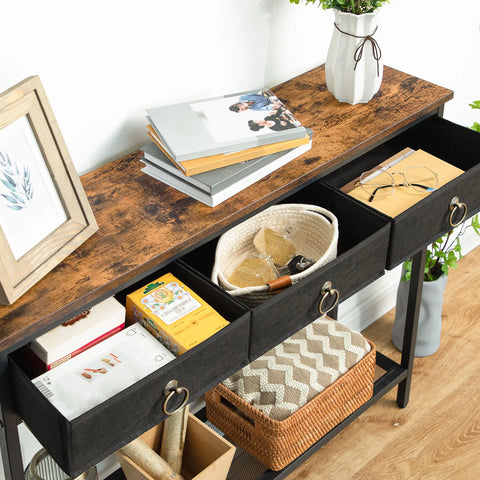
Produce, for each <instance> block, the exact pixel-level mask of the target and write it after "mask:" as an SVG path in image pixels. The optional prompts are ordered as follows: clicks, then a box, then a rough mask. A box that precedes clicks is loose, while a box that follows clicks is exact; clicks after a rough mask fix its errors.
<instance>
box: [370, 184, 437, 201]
mask: <svg viewBox="0 0 480 480" xmlns="http://www.w3.org/2000/svg"><path fill="white" fill-rule="evenodd" d="M411 185H414V186H415V187H420V188H424V189H425V190H429V191H430V192H434V191H435V190H436V189H435V188H433V187H429V186H427V185H421V184H420V183H409V184H408V185H405V184H404V183H397V184H395V185H394V186H395V187H408V186H411ZM391 187H392V185H380V186H379V187H377V188H376V189H375V190H374V191H373V192H372V194H371V195H370V198H369V199H368V201H369V202H372V201H373V199H374V198H375V195H376V194H377V192H378V191H379V190H380V189H381V188H391Z"/></svg>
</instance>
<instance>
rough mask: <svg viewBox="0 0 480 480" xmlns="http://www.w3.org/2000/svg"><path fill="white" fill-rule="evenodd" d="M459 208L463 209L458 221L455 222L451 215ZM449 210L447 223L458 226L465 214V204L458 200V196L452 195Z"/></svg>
mask: <svg viewBox="0 0 480 480" xmlns="http://www.w3.org/2000/svg"><path fill="white" fill-rule="evenodd" d="M460 209H462V210H463V214H462V217H461V218H460V220H459V221H458V222H456V223H455V222H454V221H453V217H454V216H455V215H456V214H457V212H458V211H459V210H460ZM449 210H450V215H449V217H448V223H449V224H450V226H451V227H458V226H459V225H460V224H461V223H462V222H463V221H464V220H465V217H466V216H467V205H466V204H465V203H463V202H460V200H459V199H458V197H453V198H452V199H451V200H450V207H449Z"/></svg>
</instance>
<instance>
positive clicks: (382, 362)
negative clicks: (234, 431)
mask: <svg viewBox="0 0 480 480" xmlns="http://www.w3.org/2000/svg"><path fill="white" fill-rule="evenodd" d="M376 364H377V367H379V369H381V370H383V371H384V373H382V374H380V375H378V378H377V379H376V380H375V384H374V388H373V396H372V398H371V399H370V400H368V401H367V402H366V403H365V404H364V405H362V406H361V407H360V408H359V409H358V410H356V411H355V412H354V413H352V414H351V415H350V416H349V417H347V418H346V419H345V420H344V421H343V422H341V423H340V424H338V425H337V426H336V427H335V428H333V429H332V430H330V431H329V432H328V433H327V434H326V435H324V436H323V437H322V438H321V439H320V440H319V441H318V442H317V443H316V444H315V445H313V446H312V447H310V448H309V449H308V450H307V451H306V452H305V453H303V454H302V455H300V456H299V457H298V458H297V459H296V460H294V461H293V462H292V463H290V464H289V465H288V466H287V467H285V468H284V469H282V470H280V471H276V472H274V471H272V470H269V469H267V468H266V467H265V466H264V465H262V464H261V463H260V462H258V461H257V460H256V459H254V458H253V457H251V456H250V455H249V454H248V453H246V452H244V451H243V450H242V449H240V448H238V447H237V452H236V454H235V457H234V459H233V463H232V466H231V468H230V473H229V475H228V477H227V480H274V479H275V480H281V479H282V478H285V477H286V476H287V475H289V474H290V473H292V472H293V471H294V470H295V469H296V468H298V467H299V465H301V464H302V463H303V462H304V461H305V460H307V458H309V457H310V456H311V455H313V454H314V453H315V452H317V451H318V450H319V449H320V448H321V447H322V446H323V445H325V444H326V443H327V442H329V441H330V440H331V439H332V438H334V437H335V436H336V435H337V434H338V433H340V432H341V431H342V430H343V429H344V428H345V427H347V426H348V425H349V424H350V423H352V422H353V421H354V420H355V419H356V418H357V417H359V416H360V415H361V414H362V413H363V412H364V411H365V410H367V409H368V408H369V407H370V406H372V405H373V404H374V403H376V402H377V401H378V400H379V399H380V398H381V397H383V396H384V395H385V394H386V393H387V392H388V391H390V390H391V389H392V388H394V387H395V386H397V385H398V384H399V383H400V382H402V381H403V380H406V379H407V375H408V371H407V369H406V368H403V367H402V366H400V365H399V364H398V363H396V362H394V361H393V360H391V359H390V358H388V357H386V356H385V355H383V354H382V353H380V352H378V351H377V356H376ZM196 416H197V417H198V418H200V419H201V420H202V421H207V420H206V416H205V409H202V410H200V411H199V412H198V413H197V414H196ZM212 428H214V429H215V427H212ZM232 443H233V442H232ZM107 480H125V476H124V475H123V472H122V470H121V469H120V470H117V471H116V472H114V473H113V474H112V475H110V476H109V477H108V479H107Z"/></svg>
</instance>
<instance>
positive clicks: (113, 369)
mask: <svg viewBox="0 0 480 480" xmlns="http://www.w3.org/2000/svg"><path fill="white" fill-rule="evenodd" d="M174 359H175V356H174V355H173V354H172V353H171V352H169V351H168V350H167V349H166V348H165V347H164V346H163V345H161V344H160V342H158V341H157V340H156V339H155V338H154V337H153V336H152V335H151V334H150V333H148V331H147V330H146V329H145V328H143V327H142V326H141V325H139V324H138V323H135V324H134V325H131V326H129V327H128V328H125V329H124V330H122V331H121V332H119V333H117V334H116V335H112V336H111V337H110V338H107V339H106V340H104V341H103V342H101V343H98V344H97V345H95V346H94V347H92V348H89V349H88V350H86V351H85V352H83V353H81V354H80V355H77V356H76V357H75V358H72V359H71V360H69V361H68V362H64V363H62V364H61V365H59V366H58V367H56V368H54V369H52V370H50V371H48V372H45V373H44V374H42V375H40V376H38V377H36V378H34V379H33V380H32V383H33V385H35V387H37V388H38V389H39V390H40V392H41V393H42V394H43V395H44V396H45V397H46V398H47V399H48V400H49V401H50V403H51V404H52V405H53V406H54V407H55V408H56V409H57V410H58V411H59V412H60V413H62V415H64V416H65V417H66V418H67V419H68V420H73V419H74V418H77V417H78V416H79V415H81V414H83V413H85V412H87V411H88V410H90V409H92V408H94V407H96V406H97V405H99V404H100V403H102V402H104V401H105V400H107V399H109V398H111V397H113V396H114V395H116V394H117V393H119V392H121V391H122V390H124V389H126V388H128V387H130V386H131V385H133V384H135V383H136V382H138V381H140V380H141V379H142V378H144V377H146V376H147V375H149V374H150V373H152V372H154V371H155V370H158V369H159V368H161V367H162V366H164V365H166V364H167V363H168V362H170V361H172V360H174Z"/></svg>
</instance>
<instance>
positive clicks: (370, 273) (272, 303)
mask: <svg viewBox="0 0 480 480" xmlns="http://www.w3.org/2000/svg"><path fill="white" fill-rule="evenodd" d="M283 203H304V204H314V205H318V206H321V207H323V208H325V209H327V210H329V211H331V212H332V213H333V214H334V215H335V216H336V217H337V219H338V223H339V243H338V248H337V258H336V259H334V260H332V261H331V262H329V263H328V264H326V265H325V266H323V267H322V268H320V269H319V270H317V271H315V272H314V273H313V274H312V275H309V276H308V277H307V278H306V279H303V280H301V281H300V282H299V283H297V284H296V285H292V286H290V287H288V288H286V289H285V290H284V291H282V292H281V293H277V294H274V295H271V298H270V299H268V300H267V301H265V302H264V303H262V304H261V305H258V306H256V307H252V308H251V312H252V318H251V333H250V354H249V356H250V361H252V360H254V359H255V358H257V357H258V356H259V355H261V354H262V353H264V352H266V351H267V350H269V349H270V348H272V347H274V346H275V345H277V344H278V343H280V342H282V341H283V340H285V339H286V338H288V337H289V336H291V335H292V334H293V333H295V332H297V331H298V330H300V329H301V328H303V327H304V326H305V325H307V324H309V323H310V322H312V321H313V320H315V319H316V318H318V317H319V316H320V313H319V305H320V302H321V301H322V287H323V285H324V284H325V283H326V282H331V284H332V288H333V289H335V290H337V291H338V298H339V300H340V301H343V300H345V299H347V298H348V297H350V296H351V295H352V294H354V293H356V292H357V291H359V290H360V289H361V288H363V287H364V286H365V285H366V284H367V283H369V282H371V281H372V280H374V279H375V278H378V277H380V276H381V275H383V273H384V271H385V258H386V251H387V243H388V238H389V233H390V224H389V222H388V220H386V219H385V218H383V217H381V216H380V215H377V214H376V213H375V212H372V211H370V210H369V209H368V208H365V207H364V206H362V205H359V204H357V203H355V202H352V201H351V200H350V199H348V198H346V197H344V196H341V195H339V194H338V192H336V191H335V189H333V188H330V187H328V186H326V185H322V184H320V183H318V182H315V183H314V184H311V185H309V186H308V187H305V188H304V189H302V190H301V191H300V192H298V193H296V194H295V195H293V196H291V197H288V198H287V199H286V200H285V201H284V202H283ZM216 245H217V240H213V241H211V242H209V243H207V244H206V245H204V246H202V247H200V248H198V249H196V250H195V251H193V252H192V253H190V254H188V255H186V256H185V257H184V258H183V260H184V261H185V262H186V263H188V264H189V265H191V266H193V267H194V268H195V269H196V270H198V271H200V272H202V273H203V274H204V275H206V276H210V275H211V272H212V266H213V263H214V256H215V249H216ZM335 296H336V295H335ZM333 299H334V296H333V295H332V299H331V300H333ZM239 301H241V299H239ZM327 302H330V299H327Z"/></svg>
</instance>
